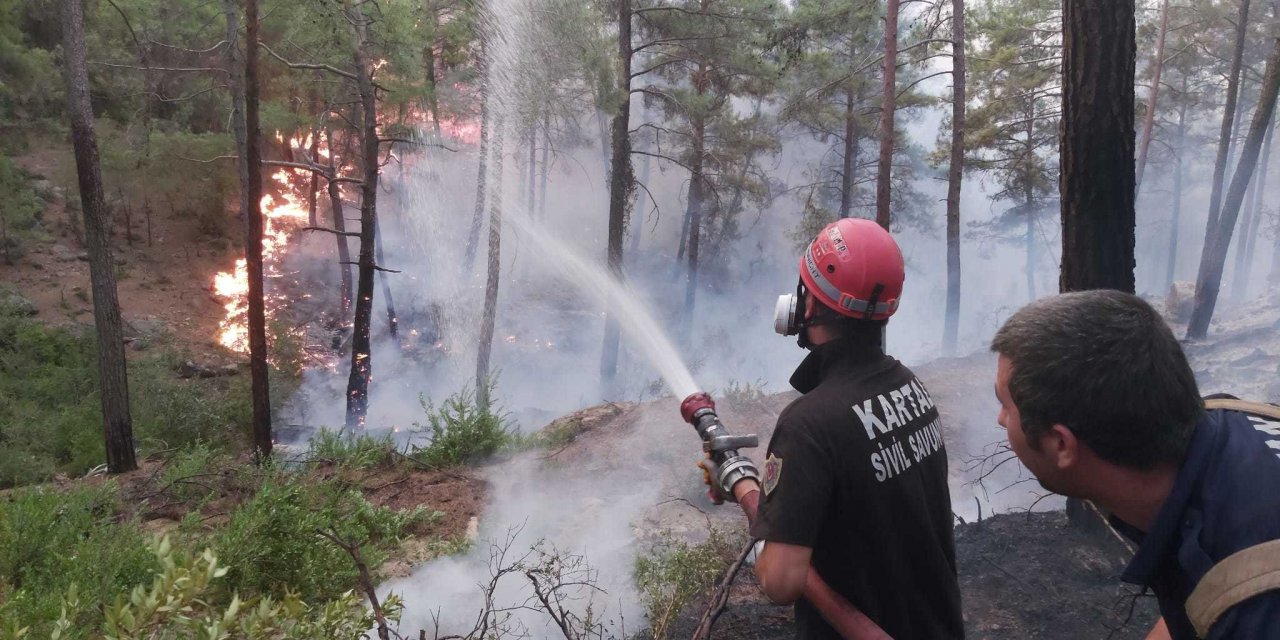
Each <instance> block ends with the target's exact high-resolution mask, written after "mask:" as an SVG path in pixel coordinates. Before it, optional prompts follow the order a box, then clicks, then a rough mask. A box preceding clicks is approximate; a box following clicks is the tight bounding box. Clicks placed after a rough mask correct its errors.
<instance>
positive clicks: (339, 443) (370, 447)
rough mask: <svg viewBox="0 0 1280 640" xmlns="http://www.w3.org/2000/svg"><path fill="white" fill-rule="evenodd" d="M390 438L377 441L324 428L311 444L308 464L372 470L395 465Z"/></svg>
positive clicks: (377, 439) (369, 436) (393, 450)
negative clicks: (320, 463) (317, 463)
mask: <svg viewBox="0 0 1280 640" xmlns="http://www.w3.org/2000/svg"><path fill="white" fill-rule="evenodd" d="M395 451H396V445H395V443H394V442H392V440H391V436H390V435H387V436H383V437H375V436H371V435H368V434H364V433H360V434H354V433H348V434H344V433H342V432H341V431H333V430H331V429H327V428H321V429H320V431H319V432H318V433H316V434H315V435H314V436H312V437H311V441H310V443H308V450H307V460H309V461H311V462H328V463H332V464H336V465H338V466H339V467H344V468H349V469H373V468H375V467H382V466H388V465H390V464H392V463H394V462H395Z"/></svg>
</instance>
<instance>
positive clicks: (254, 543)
mask: <svg viewBox="0 0 1280 640" xmlns="http://www.w3.org/2000/svg"><path fill="white" fill-rule="evenodd" d="M434 517H439V514H438V513H435V512H430V511H427V510H426V509H424V508H422V507H419V508H417V509H415V510H413V511H404V512H400V511H394V510H391V509H387V508H384V507H377V506H374V505H372V504H370V503H369V501H367V500H365V498H364V496H363V495H361V494H360V492H358V491H351V490H342V489H339V488H336V487H334V486H332V485H330V486H317V485H306V484H303V483H301V482H299V481H298V480H297V479H295V478H289V477H286V476H281V477H279V478H275V479H272V480H269V481H268V482H267V483H266V484H264V485H263V486H262V488H261V489H260V490H259V491H258V493H257V495H255V496H254V497H253V498H252V499H250V500H249V501H248V502H246V503H245V504H244V505H242V506H241V507H240V508H239V509H237V510H236V511H235V512H234V513H233V514H232V516H231V521H230V522H228V523H227V527H226V529H225V530H223V531H222V532H221V533H220V534H219V535H218V536H217V537H216V539H215V542H214V545H213V548H214V551H215V552H216V553H217V556H218V557H219V558H222V559H223V561H224V562H226V564H227V567H228V568H229V570H230V572H229V574H228V580H229V581H230V583H231V584H233V585H235V587H236V588H237V589H239V590H240V592H241V593H242V594H248V595H273V596H277V597H283V596H285V595H286V594H287V593H289V592H294V593H297V594H298V596H299V597H301V598H302V599H303V600H308V601H318V600H330V599H333V598H336V597H338V596H340V595H341V594H342V592H343V591H345V590H347V589H350V588H351V587H352V586H354V585H355V584H356V568H355V565H354V563H353V562H352V560H351V558H350V557H349V556H348V555H347V553H346V551H344V550H342V549H340V548H338V547H337V546H336V545H334V544H332V543H331V542H329V541H328V540H325V539H324V538H322V537H321V536H320V535H319V533H318V532H319V531H325V530H328V529H329V528H330V527H333V528H334V531H335V532H336V533H337V534H338V535H339V536H340V537H342V538H343V539H344V540H354V541H359V542H362V543H363V544H362V546H361V554H362V556H363V557H364V560H365V562H366V563H367V564H368V565H369V566H370V567H376V566H378V565H379V564H381V563H382V561H383V560H385V559H386V552H387V550H388V549H389V548H391V547H392V546H394V545H395V544H397V543H398V541H399V538H400V536H401V535H402V534H403V533H404V532H405V531H407V530H408V528H409V527H411V526H413V525H414V524H417V523H418V522H420V521H423V520H425V519H428V518H434Z"/></svg>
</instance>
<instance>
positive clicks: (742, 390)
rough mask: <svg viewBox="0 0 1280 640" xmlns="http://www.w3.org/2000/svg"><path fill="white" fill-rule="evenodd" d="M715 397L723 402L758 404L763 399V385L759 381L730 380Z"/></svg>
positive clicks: (761, 381)
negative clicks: (722, 399) (723, 400)
mask: <svg viewBox="0 0 1280 640" xmlns="http://www.w3.org/2000/svg"><path fill="white" fill-rule="evenodd" d="M717 395H718V396H719V397H721V398H724V399H725V400H728V401H730V402H734V403H739V404H742V403H748V402H758V401H760V400H764V398H765V383H764V381H763V380H759V379H757V380H756V381H755V382H750V381H748V382H738V381H737V380H733V379H730V380H729V383H728V384H726V385H725V387H724V389H723V390H722V391H720V393H718V394H717Z"/></svg>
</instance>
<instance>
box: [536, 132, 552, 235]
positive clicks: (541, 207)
mask: <svg viewBox="0 0 1280 640" xmlns="http://www.w3.org/2000/svg"><path fill="white" fill-rule="evenodd" d="M550 156H551V113H550V111H548V112H547V113H546V114H544V115H543V116H542V163H541V171H540V173H541V175H540V176H539V177H538V179H539V181H540V182H541V184H539V185H538V219H539V220H545V219H546V218H547V173H548V172H549V171H550V170H551V165H549V164H547V162H548V161H549V160H550Z"/></svg>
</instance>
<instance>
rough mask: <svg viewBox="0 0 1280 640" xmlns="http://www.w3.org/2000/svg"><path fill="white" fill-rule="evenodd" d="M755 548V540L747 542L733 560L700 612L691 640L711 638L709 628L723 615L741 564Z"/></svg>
mask: <svg viewBox="0 0 1280 640" xmlns="http://www.w3.org/2000/svg"><path fill="white" fill-rule="evenodd" d="M755 546H756V541H755V540H748V541H747V545H746V546H745V547H743V548H742V551H741V552H739V553H738V559H737V560H734V562H733V564H731V565H729V569H728V570H727V571H725V573H724V578H723V579H721V580H720V584H718V585H716V590H715V593H714V594H713V595H712V596H711V601H710V602H708V603H707V608H706V610H704V611H703V612H702V618H701V619H700V620H698V629H697V631H694V633H693V640H706V639H708V638H710V637H711V628H712V627H714V626H715V624H716V620H719V619H720V614H722V613H724V608H725V606H726V605H728V604H729V592H730V591H731V590H732V587H733V579H734V578H736V577H738V570H739V569H741V568H742V563H744V562H746V561H747V556H749V555H751V550H752V549H753V548H755Z"/></svg>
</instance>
